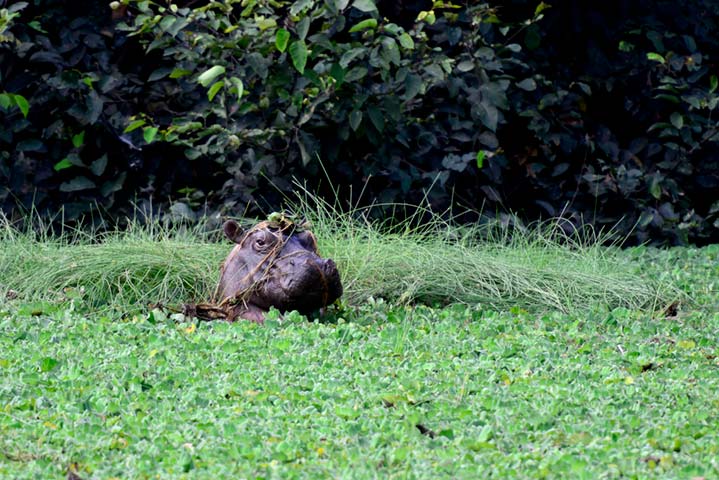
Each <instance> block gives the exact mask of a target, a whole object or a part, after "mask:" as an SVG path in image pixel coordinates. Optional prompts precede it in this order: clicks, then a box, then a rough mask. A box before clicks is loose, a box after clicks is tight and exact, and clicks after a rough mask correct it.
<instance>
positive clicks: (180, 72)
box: [170, 68, 192, 78]
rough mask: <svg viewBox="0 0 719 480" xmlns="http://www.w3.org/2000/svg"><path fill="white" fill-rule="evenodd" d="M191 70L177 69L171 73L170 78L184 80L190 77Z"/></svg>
mask: <svg viewBox="0 0 719 480" xmlns="http://www.w3.org/2000/svg"><path fill="white" fill-rule="evenodd" d="M191 73H192V71H191V70H185V69H184V68H175V69H173V70H172V72H170V78H182V77H186V76H188V75H190V74H191Z"/></svg>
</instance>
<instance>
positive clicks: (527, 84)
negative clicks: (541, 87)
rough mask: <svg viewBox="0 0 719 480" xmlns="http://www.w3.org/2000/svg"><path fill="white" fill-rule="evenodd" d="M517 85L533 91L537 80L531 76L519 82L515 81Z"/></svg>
mask: <svg viewBox="0 0 719 480" xmlns="http://www.w3.org/2000/svg"><path fill="white" fill-rule="evenodd" d="M517 87H519V88H521V89H522V90H524V91H527V92H533V91H534V90H536V89H537V82H535V81H534V79H533V78H525V79H524V80H522V81H521V82H517Z"/></svg>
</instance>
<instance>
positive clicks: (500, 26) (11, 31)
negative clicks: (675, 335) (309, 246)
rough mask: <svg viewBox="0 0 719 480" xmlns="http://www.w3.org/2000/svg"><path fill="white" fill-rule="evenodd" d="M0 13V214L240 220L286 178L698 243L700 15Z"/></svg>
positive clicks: (644, 3)
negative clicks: (210, 215)
mask: <svg viewBox="0 0 719 480" xmlns="http://www.w3.org/2000/svg"><path fill="white" fill-rule="evenodd" d="M0 9H2V10H0V207H1V208H2V210H3V211H4V212H5V213H6V214H7V215H9V216H11V217H19V216H21V215H22V214H23V209H28V208H30V206H31V205H34V207H35V208H36V209H37V210H38V211H39V212H41V213H52V212H56V211H58V209H59V208H60V207H61V206H64V215H65V221H73V220H77V219H80V218H83V217H85V218H87V216H88V214H90V213H91V212H92V211H94V210H96V209H98V208H99V209H100V210H102V211H103V212H105V214H110V215H112V216H115V217H116V218H120V217H122V216H123V215H127V214H129V213H131V212H132V210H133V208H135V206H136V205H138V204H140V205H141V206H144V208H147V206H148V205H149V204H150V201H149V200H150V199H151V200H152V205H153V208H155V209H161V210H162V211H164V212H166V214H167V215H170V216H173V217H180V218H194V217H196V216H197V215H198V214H199V213H200V212H204V213H207V212H220V213H223V214H238V213H243V212H247V213H256V212H258V211H261V210H262V209H265V210H267V209H272V208H277V207H278V205H279V204H280V202H281V200H282V192H290V191H292V189H293V184H292V180H293V179H297V180H299V181H300V182H307V184H308V186H309V188H310V189H312V190H316V191H318V192H320V193H323V194H325V195H329V196H332V195H334V192H333V190H332V186H333V185H334V186H341V187H342V188H341V190H340V196H341V197H342V200H344V201H346V202H358V201H359V202H360V203H362V202H364V203H368V202H373V201H375V202H409V203H420V202H423V201H426V202H429V204H430V205H431V206H432V207H433V208H434V209H436V210H438V211H441V210H444V209H446V208H448V207H453V208H455V210H456V211H462V210H464V209H467V208H469V209H472V210H474V211H482V212H484V213H485V214H494V213H499V214H506V213H508V212H514V213H517V214H518V215H519V217H520V218H523V219H525V220H533V219H538V218H547V217H550V216H562V217H565V218H567V219H570V220H571V221H572V222H573V223H574V224H575V225H579V224H581V223H582V222H589V223H592V224H594V225H596V226H598V227H610V226H616V228H618V230H619V231H620V232H621V233H623V234H629V235H630V238H631V239H632V241H633V242H639V241H652V242H655V243H666V244H681V243H689V242H692V243H698V244H703V243H708V242H716V241H718V240H719V228H718V227H719V169H718V168H717V167H718V166H719V165H717V163H719V148H718V147H719V142H718V140H719V123H718V121H717V118H716V117H717V113H716V112H715V110H716V107H717V104H718V103H719V92H718V91H717V83H718V82H717V74H718V73H719V72H718V70H719V69H718V68H717V58H716V57H715V56H716V54H717V53H716V52H719V36H717V35H716V32H717V31H719V25H717V23H718V20H719V3H717V2H715V1H711V0H678V1H661V0H655V1H649V0H635V1H620V0H609V1H604V2H585V1H581V0H555V1H551V0H550V1H548V2H547V3H539V2H537V1H535V0H532V1H524V0H508V1H497V2H486V3H477V2H460V1H455V2H437V1H435V2H431V1H422V0H416V1H413V0H405V1H378V2H372V1H371V0H349V1H348V0H298V1H295V2H291V1H282V0H277V1H268V0H249V1H247V2H239V1H236V2H230V1H228V2H208V1H192V0H181V1H178V2H175V5H174V6H170V4H169V2H165V1H159V0H158V1H156V2H147V1H135V0H129V1H126V0H123V1H120V2H113V4H107V3H104V2H91V1H85V2H83V1H74V2H66V1H60V0H29V1H27V2H14V1H10V2H8V1H2V0H0ZM421 12H425V13H421ZM427 12H428V13H427ZM418 15H419V20H417V18H418V17H417V16H418ZM349 186H351V187H352V189H351V190H350V188H348V187H349ZM350 191H351V192H353V196H354V198H350ZM360 191H364V192H363V195H362V198H361V199H358V197H359V192H360ZM170 205H173V206H172V207H171V208H170ZM463 218H464V219H465V220H470V221H471V220H474V218H473V215H466V216H464V217H463Z"/></svg>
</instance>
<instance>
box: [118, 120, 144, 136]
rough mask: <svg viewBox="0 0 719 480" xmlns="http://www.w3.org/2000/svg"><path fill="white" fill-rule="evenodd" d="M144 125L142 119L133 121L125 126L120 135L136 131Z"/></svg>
mask: <svg viewBox="0 0 719 480" xmlns="http://www.w3.org/2000/svg"><path fill="white" fill-rule="evenodd" d="M145 123H146V122H145V121H144V120H142V119H140V120H134V121H133V122H131V123H130V125H128V126H127V128H125V130H124V131H123V132H122V133H130V132H131V131H133V130H137V129H138V128H140V127H141V126H143V125H144V124H145Z"/></svg>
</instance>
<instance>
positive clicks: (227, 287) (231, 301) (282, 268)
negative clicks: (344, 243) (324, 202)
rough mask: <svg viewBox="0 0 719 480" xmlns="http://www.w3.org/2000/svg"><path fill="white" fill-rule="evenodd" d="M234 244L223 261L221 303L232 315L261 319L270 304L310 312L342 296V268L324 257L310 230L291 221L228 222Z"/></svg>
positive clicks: (219, 297) (219, 299) (229, 233)
mask: <svg viewBox="0 0 719 480" xmlns="http://www.w3.org/2000/svg"><path fill="white" fill-rule="evenodd" d="M223 229H224V232H225V235H226V236H227V238H229V239H230V240H232V241H233V242H235V244H236V245H235V247H234V248H233V249H232V251H231V252H230V254H229V256H228V257H227V259H226V260H225V262H224V263H223V265H222V273H221V276H220V283H219V285H218V287H217V297H218V298H217V299H216V300H217V301H218V302H219V304H220V305H222V306H224V307H226V310H227V312H228V319H230V320H234V319H235V318H237V317H243V318H246V319H249V320H253V321H256V322H258V323H262V321H263V320H264V313H265V312H266V311H267V310H269V308H270V307H275V308H277V309H278V310H283V311H287V310H297V311H299V312H300V313H302V314H308V313H310V312H312V311H313V310H317V309H320V308H323V307H326V306H327V305H330V304H332V303H333V302H334V301H335V300H337V299H338V298H339V297H340V296H341V295H342V284H341V282H340V275H339V272H338V271H337V266H336V265H335V263H334V262H333V261H332V260H329V259H323V258H321V257H320V256H319V253H318V251H317V241H316V240H315V237H314V235H312V233H311V232H309V231H308V230H302V229H300V228H299V227H297V226H296V225H295V224H294V223H292V222H286V221H284V222H261V223H259V224H258V225H255V226H254V227H253V228H251V229H249V230H247V231H243V230H242V228H241V227H240V226H239V225H238V224H237V222H235V221H233V220H230V221H227V222H225V224H224V226H223Z"/></svg>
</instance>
